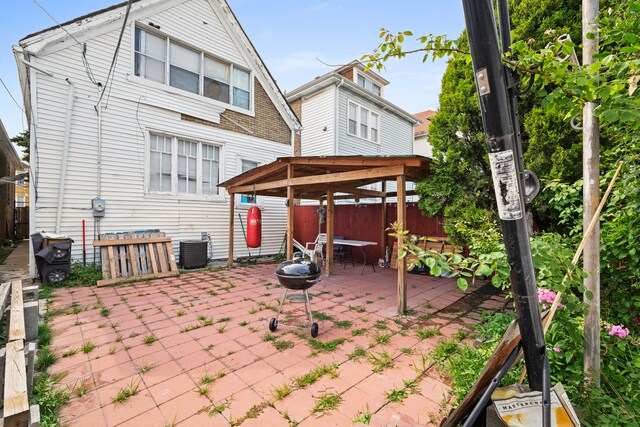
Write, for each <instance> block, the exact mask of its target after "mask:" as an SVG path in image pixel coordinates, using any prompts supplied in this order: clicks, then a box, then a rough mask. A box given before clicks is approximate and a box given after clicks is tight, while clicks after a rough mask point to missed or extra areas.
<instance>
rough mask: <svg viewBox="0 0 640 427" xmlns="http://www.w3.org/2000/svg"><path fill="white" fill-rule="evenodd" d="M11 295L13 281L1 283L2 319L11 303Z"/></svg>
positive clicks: (0, 316)
mask: <svg viewBox="0 0 640 427" xmlns="http://www.w3.org/2000/svg"><path fill="white" fill-rule="evenodd" d="M9 295H11V282H6V283H3V284H2V285H0V308H1V309H2V311H0V319H2V317H3V316H4V310H5V309H6V308H7V304H8V303H9Z"/></svg>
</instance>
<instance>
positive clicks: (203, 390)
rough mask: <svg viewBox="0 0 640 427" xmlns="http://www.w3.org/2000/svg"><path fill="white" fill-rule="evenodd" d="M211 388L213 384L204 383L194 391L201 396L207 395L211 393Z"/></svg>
mask: <svg viewBox="0 0 640 427" xmlns="http://www.w3.org/2000/svg"><path fill="white" fill-rule="evenodd" d="M210 388H211V386H210V385H209V384H204V385H201V386H198V388H196V389H195V390H194V391H195V392H196V393H198V394H199V395H201V396H206V395H208V394H209V389H210Z"/></svg>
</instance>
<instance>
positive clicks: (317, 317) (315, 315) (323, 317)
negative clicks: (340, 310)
mask: <svg viewBox="0 0 640 427" xmlns="http://www.w3.org/2000/svg"><path fill="white" fill-rule="evenodd" d="M311 313H312V314H313V318H314V320H333V316H330V315H328V314H326V313H323V312H321V311H312V312H311Z"/></svg>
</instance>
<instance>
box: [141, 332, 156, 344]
mask: <svg viewBox="0 0 640 427" xmlns="http://www.w3.org/2000/svg"><path fill="white" fill-rule="evenodd" d="M156 341H158V338H156V337H155V336H154V335H151V334H149V335H145V336H144V337H143V338H142V342H143V343H144V344H147V345H151V344H153V343H154V342H156Z"/></svg>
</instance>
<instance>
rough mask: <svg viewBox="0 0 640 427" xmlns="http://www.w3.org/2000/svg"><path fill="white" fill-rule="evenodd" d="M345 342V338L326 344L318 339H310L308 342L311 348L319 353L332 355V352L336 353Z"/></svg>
mask: <svg viewBox="0 0 640 427" xmlns="http://www.w3.org/2000/svg"><path fill="white" fill-rule="evenodd" d="M345 341H346V339H345V338H336V339H335V340H331V341H326V342H322V341H320V340H319V339H316V338H310V339H309V341H308V342H309V345H310V346H311V348H313V349H314V350H315V351H318V352H320V353H330V352H332V351H336V349H337V348H338V346H340V345H342V344H344V342H345Z"/></svg>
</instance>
